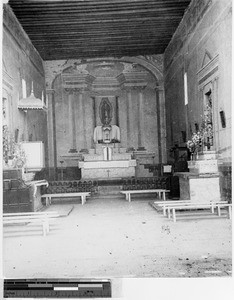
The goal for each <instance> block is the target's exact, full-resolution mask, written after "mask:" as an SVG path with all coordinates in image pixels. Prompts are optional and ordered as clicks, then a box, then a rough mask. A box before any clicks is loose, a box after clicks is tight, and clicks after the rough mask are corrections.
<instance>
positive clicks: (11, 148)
mask: <svg viewBox="0 0 234 300" xmlns="http://www.w3.org/2000/svg"><path fill="white" fill-rule="evenodd" d="M3 163H4V167H5V168H17V169H23V168H24V166H25V164H26V155H25V151H24V149H23V147H22V144H21V143H16V142H15V140H14V138H13V135H12V134H10V133H9V132H8V129H7V127H5V126H4V127H3Z"/></svg>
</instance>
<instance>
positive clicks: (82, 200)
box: [81, 195, 85, 205]
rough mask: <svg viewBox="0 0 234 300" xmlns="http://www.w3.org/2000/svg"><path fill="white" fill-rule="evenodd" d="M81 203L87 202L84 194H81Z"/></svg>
mask: <svg viewBox="0 0 234 300" xmlns="http://www.w3.org/2000/svg"><path fill="white" fill-rule="evenodd" d="M81 204H82V205H84V204H85V196H84V195H82V196H81Z"/></svg>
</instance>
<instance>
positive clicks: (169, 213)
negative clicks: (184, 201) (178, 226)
mask: <svg viewBox="0 0 234 300" xmlns="http://www.w3.org/2000/svg"><path fill="white" fill-rule="evenodd" d="M167 217H168V219H170V218H171V210H170V207H168V208H167Z"/></svg>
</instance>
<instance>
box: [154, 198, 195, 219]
mask: <svg viewBox="0 0 234 300" xmlns="http://www.w3.org/2000/svg"><path fill="white" fill-rule="evenodd" d="M187 203H191V200H166V201H155V202H154V204H155V205H156V206H158V207H159V208H162V210H163V215H164V216H166V208H167V207H168V206H170V205H177V204H178V205H179V204H180V205H182V204H187Z"/></svg>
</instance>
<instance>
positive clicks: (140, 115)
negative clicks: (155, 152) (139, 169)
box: [137, 87, 145, 149]
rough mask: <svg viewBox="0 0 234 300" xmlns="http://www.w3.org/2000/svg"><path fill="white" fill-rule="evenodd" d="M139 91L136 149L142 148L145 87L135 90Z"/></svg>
mask: <svg viewBox="0 0 234 300" xmlns="http://www.w3.org/2000/svg"><path fill="white" fill-rule="evenodd" d="M137 89H138V91H139V106H138V120H139V123H138V124H139V125H138V126H139V127H138V148H139V149H140V148H144V103H143V101H144V100H143V90H144V89H145V87H140V88H137Z"/></svg>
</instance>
